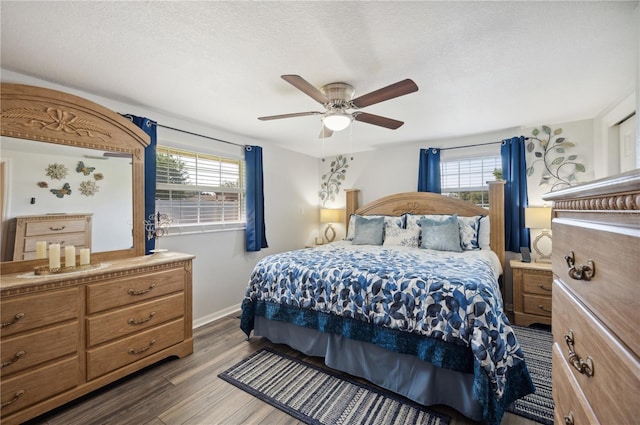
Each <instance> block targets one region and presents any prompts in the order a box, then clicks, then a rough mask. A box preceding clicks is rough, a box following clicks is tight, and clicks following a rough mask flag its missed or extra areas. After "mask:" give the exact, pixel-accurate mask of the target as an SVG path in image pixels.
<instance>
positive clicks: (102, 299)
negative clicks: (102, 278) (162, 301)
mask: <svg viewBox="0 0 640 425" xmlns="http://www.w3.org/2000/svg"><path fill="white" fill-rule="evenodd" d="M184 283H185V275H184V269H174V270H167V271H162V272H156V273H146V274H140V275H137V276H131V277H127V278H123V279H117V280H110V281H109V282H105V283H98V284H93V285H89V286H87V313H88V314H93V313H97V312H99V311H103V310H108V309H110V308H114V307H120V306H123V305H127V304H132V303H137V302H140V301H144V300H148V299H150V298H155V297H158V296H161V295H166V294H170V293H173V292H178V291H183V290H184Z"/></svg>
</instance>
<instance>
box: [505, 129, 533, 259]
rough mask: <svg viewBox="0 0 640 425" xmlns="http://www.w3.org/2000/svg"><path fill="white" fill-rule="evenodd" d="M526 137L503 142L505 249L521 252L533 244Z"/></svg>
mask: <svg viewBox="0 0 640 425" xmlns="http://www.w3.org/2000/svg"><path fill="white" fill-rule="evenodd" d="M525 153H526V146H525V138H524V136H520V137H513V138H511V139H506V140H503V141H502V147H501V148H500V155H501V157H502V178H503V179H504V180H505V182H506V183H505V188H504V221H505V222H504V229H505V249H506V250H507V251H513V252H520V247H527V248H531V247H530V243H531V241H530V234H529V229H528V228H527V227H525V226H524V209H525V207H526V206H527V204H528V198H527V164H526V162H525Z"/></svg>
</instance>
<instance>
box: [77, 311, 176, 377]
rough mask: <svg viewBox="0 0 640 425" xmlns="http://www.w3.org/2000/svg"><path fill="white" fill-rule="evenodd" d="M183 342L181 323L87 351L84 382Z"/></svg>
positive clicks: (164, 326)
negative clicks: (85, 378) (85, 379)
mask: <svg viewBox="0 0 640 425" xmlns="http://www.w3.org/2000/svg"><path fill="white" fill-rule="evenodd" d="M183 340H184V320H183V319H179V320H174V321H173V322H169V323H167V324H165V325H162V326H158V327H156V328H151V329H148V330H146V331H144V332H140V333H138V334H136V335H133V336H130V337H128V338H124V339H121V340H118V341H114V342H112V343H110V344H107V345H104V346H102V347H99V348H95V349H89V350H87V379H89V380H91V379H95V378H97V377H99V376H102V375H104V374H106V373H109V372H111V371H114V370H116V369H119V368H121V367H123V366H126V365H128V364H130V363H133V362H135V361H137V360H140V359H143V358H145V357H147V356H149V355H151V354H153V353H156V352H158V351H161V350H163V349H165V348H167V347H170V346H172V345H173V344H177V343H179V342H181V341H183Z"/></svg>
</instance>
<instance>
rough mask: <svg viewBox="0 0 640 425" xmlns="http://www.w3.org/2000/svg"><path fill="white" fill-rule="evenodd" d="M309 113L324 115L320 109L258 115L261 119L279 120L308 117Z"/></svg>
mask: <svg viewBox="0 0 640 425" xmlns="http://www.w3.org/2000/svg"><path fill="white" fill-rule="evenodd" d="M308 115H322V112H318V111H310V112H295V113H293V114H282V115H269V116H266V117H258V119H259V120H260V121H269V120H279V119H280V118H295V117H306V116H308Z"/></svg>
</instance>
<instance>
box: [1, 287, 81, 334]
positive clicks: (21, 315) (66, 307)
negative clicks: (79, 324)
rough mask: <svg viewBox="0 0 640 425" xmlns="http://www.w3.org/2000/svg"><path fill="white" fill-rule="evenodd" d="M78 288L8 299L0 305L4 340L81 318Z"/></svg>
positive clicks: (3, 300)
mask: <svg viewBox="0 0 640 425" xmlns="http://www.w3.org/2000/svg"><path fill="white" fill-rule="evenodd" d="M78 294H79V292H78V288H71V289H65V290H62V291H55V292H43V293H40V294H37V295H28V296H20V297H16V298H5V299H2V301H1V302H0V305H1V307H2V308H1V309H0V317H2V329H0V334H1V335H2V337H5V336H8V335H13V334H15V333H18V332H22V331H26V330H29V329H35V328H39V327H41V326H48V325H52V324H55V323H58V322H62V321H65V320H70V319H76V318H77V317H78V315H79V304H80V303H79V301H78Z"/></svg>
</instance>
